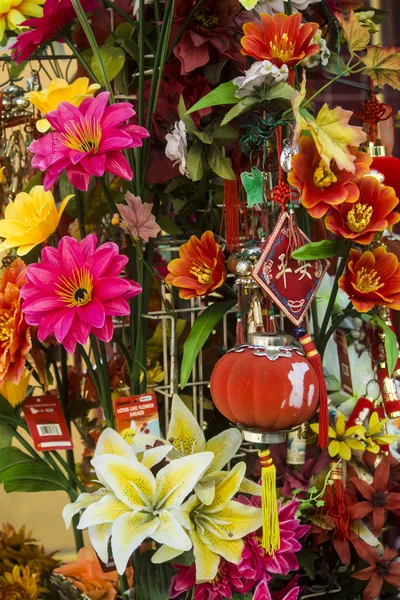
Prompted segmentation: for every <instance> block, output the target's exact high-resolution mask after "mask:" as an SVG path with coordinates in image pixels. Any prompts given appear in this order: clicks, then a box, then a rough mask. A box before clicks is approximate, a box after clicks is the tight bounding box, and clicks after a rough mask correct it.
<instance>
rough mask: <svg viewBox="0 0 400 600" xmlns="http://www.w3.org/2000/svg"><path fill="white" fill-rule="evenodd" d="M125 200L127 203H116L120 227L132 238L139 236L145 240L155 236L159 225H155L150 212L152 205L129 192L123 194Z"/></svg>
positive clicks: (159, 228) (159, 229) (158, 230)
mask: <svg viewBox="0 0 400 600" xmlns="http://www.w3.org/2000/svg"><path fill="white" fill-rule="evenodd" d="M125 200H126V202H127V205H125V204H119V205H118V210H119V212H120V213H121V216H122V218H123V221H122V223H121V228H122V229H123V230H124V231H125V233H130V234H131V235H132V237H133V238H134V239H137V238H141V239H142V240H143V241H145V242H148V241H149V238H151V237H153V238H155V237H157V235H158V233H159V232H160V231H161V227H160V226H159V225H157V223H156V219H155V217H154V215H153V214H152V212H151V207H152V205H151V204H149V203H148V202H142V200H141V199H140V197H139V196H134V195H133V194H131V192H127V193H126V194H125Z"/></svg>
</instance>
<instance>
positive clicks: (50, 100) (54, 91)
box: [26, 77, 100, 133]
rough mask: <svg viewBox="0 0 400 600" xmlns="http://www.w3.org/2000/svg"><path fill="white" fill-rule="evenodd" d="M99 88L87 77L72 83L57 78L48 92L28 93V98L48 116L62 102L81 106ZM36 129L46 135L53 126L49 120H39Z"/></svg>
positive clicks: (50, 85)
mask: <svg viewBox="0 0 400 600" xmlns="http://www.w3.org/2000/svg"><path fill="white" fill-rule="evenodd" d="M99 88H100V85H99V84H97V83H92V84H91V83H90V82H89V79H88V78H87V77H78V78H77V79H75V81H73V82H72V83H68V81H66V80H65V79H61V78H60V77H56V79H53V80H52V81H51V82H50V84H49V87H48V88H47V89H46V90H40V91H34V92H28V93H27V94H26V98H28V100H29V102H30V103H31V104H33V106H36V108H37V109H38V110H40V112H41V113H42V114H43V115H47V113H49V112H51V111H52V110H55V109H56V108H57V107H58V106H59V105H60V104H61V102H70V103H71V104H73V105H74V106H79V105H80V104H82V102H83V101H84V99H85V98H90V97H92V96H93V95H94V94H95V92H96V91H97V90H98V89H99ZM36 127H37V129H38V130H39V131H40V132H41V133H46V131H48V130H49V129H50V127H51V126H50V123H49V122H48V120H47V119H39V121H37V122H36Z"/></svg>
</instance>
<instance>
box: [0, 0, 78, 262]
mask: <svg viewBox="0 0 400 600" xmlns="http://www.w3.org/2000/svg"><path fill="white" fill-rule="evenodd" d="M0 2H1V0H0ZM72 197H73V194H71V195H69V196H67V197H66V198H64V200H63V201H62V202H61V204H60V206H59V209H58V211H57V208H56V203H55V201H54V196H53V194H52V193H51V192H45V191H44V188H43V186H41V185H36V186H35V187H33V188H32V189H31V191H30V192H29V194H27V193H26V192H21V193H20V194H17V196H16V198H15V200H14V202H10V203H9V204H8V205H7V206H6V210H5V217H4V219H3V220H2V221H0V237H3V238H5V239H4V241H3V243H2V244H1V245H0V250H6V249H8V248H18V250H17V254H18V256H25V254H28V252H30V251H31V250H32V248H34V247H35V246H37V245H38V244H41V243H42V242H44V241H46V240H47V239H48V238H49V237H50V236H51V234H52V233H54V232H55V230H56V229H57V227H58V224H59V222H60V219H61V215H62V213H63V211H64V208H65V207H66V205H67V202H68V201H69V200H70V199H71V198H72Z"/></svg>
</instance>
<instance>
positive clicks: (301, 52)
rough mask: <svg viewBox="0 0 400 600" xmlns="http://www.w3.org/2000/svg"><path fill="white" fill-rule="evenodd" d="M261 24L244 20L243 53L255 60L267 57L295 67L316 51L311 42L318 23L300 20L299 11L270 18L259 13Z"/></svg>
mask: <svg viewBox="0 0 400 600" xmlns="http://www.w3.org/2000/svg"><path fill="white" fill-rule="evenodd" d="M260 18H261V25H259V24H257V23H246V24H245V25H243V31H244V34H245V35H244V36H243V37H242V39H241V44H242V46H243V49H242V54H245V55H247V56H252V57H253V58H255V59H256V60H269V61H270V62H272V63H273V64H274V65H276V66H277V67H281V66H282V65H287V66H288V67H294V66H295V65H297V63H299V62H300V61H301V60H303V59H304V58H306V57H307V56H312V55H313V54H318V52H319V51H320V48H319V46H318V44H311V43H310V42H311V40H312V38H313V37H314V35H315V33H316V31H317V29H318V23H304V24H302V23H301V14H300V13H297V14H295V15H290V16H288V15H284V14H282V13H277V14H276V15H274V16H273V17H271V16H270V15H267V14H261V15H260Z"/></svg>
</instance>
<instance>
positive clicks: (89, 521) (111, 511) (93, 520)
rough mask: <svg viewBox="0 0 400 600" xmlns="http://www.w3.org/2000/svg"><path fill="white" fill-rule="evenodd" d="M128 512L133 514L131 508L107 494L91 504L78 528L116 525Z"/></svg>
mask: <svg viewBox="0 0 400 600" xmlns="http://www.w3.org/2000/svg"><path fill="white" fill-rule="evenodd" d="M126 512H132V511H131V510H130V508H129V507H128V506H127V505H126V504H124V502H121V500H118V498H116V496H114V495H113V494H106V495H105V496H103V497H102V498H101V499H100V500H98V501H97V502H94V503H92V504H90V505H89V506H88V507H87V508H86V510H85V512H84V513H83V515H82V516H81V519H80V521H79V525H78V528H79V529H86V528H87V527H91V526H92V525H103V523H114V521H115V520H116V519H118V517H120V516H121V515H123V514H124V513H126Z"/></svg>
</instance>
